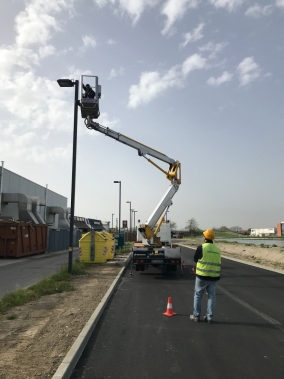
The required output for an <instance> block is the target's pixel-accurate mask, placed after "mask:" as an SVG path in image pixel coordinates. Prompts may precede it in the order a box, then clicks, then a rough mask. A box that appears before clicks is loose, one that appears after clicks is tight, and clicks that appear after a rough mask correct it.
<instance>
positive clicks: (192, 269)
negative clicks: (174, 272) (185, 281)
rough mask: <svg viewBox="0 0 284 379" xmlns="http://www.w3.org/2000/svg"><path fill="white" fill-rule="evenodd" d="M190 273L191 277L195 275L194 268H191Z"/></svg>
mask: <svg viewBox="0 0 284 379" xmlns="http://www.w3.org/2000/svg"><path fill="white" fill-rule="evenodd" d="M190 273H191V274H192V275H195V270H194V266H192V267H191V271H190Z"/></svg>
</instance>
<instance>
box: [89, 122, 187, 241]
mask: <svg viewBox="0 0 284 379" xmlns="http://www.w3.org/2000/svg"><path fill="white" fill-rule="evenodd" d="M85 123H86V126H87V128H88V129H93V130H96V131H98V132H100V133H102V134H104V135H105V136H108V137H110V138H113V139H115V140H117V141H119V142H121V143H123V144H125V145H127V146H130V147H132V148H133V149H136V150H137V151H138V155H139V156H143V157H144V158H145V159H147V160H148V162H150V163H151V164H153V165H154V166H155V167H157V168H158V169H159V170H160V171H162V172H163V173H164V174H165V175H166V178H167V179H168V180H170V182H171V185H170V188H169V189H168V190H167V192H166V193H165V195H164V196H163V198H162V200H161V201H160V203H159V204H158V206H157V207H156V209H155V210H154V212H153V213H152V214H151V216H150V217H149V219H148V220H147V222H146V224H143V225H141V227H140V228H139V231H140V232H141V233H142V234H143V235H144V236H145V238H146V239H147V240H149V239H150V238H152V237H153V238H154V237H156V234H157V233H158V231H159V228H160V225H161V224H162V222H163V220H164V215H165V213H166V212H167V210H168V208H169V207H170V206H171V205H172V200H171V199H172V198H173V196H174V195H175V193H176V192H177V191H178V188H179V185H180V184H181V175H180V162H178V161H176V160H174V159H172V158H169V157H168V156H167V155H165V154H163V153H160V152H159V151H157V150H154V149H152V148H151V147H149V146H146V145H143V144H142V143H140V142H138V141H135V140H133V139H131V138H129V137H127V136H125V135H123V134H120V133H117V132H115V131H114V130H111V129H109V128H106V127H104V126H103V125H100V124H99V123H97V122H94V121H93V120H92V119H91V118H90V117H88V118H87V119H86V120H85ZM146 155H150V156H151V157H153V158H156V159H159V160H160V161H163V162H165V163H167V164H168V165H169V169H168V171H165V170H163V169H162V168H161V167H160V166H158V165H157V164H156V163H155V162H153V161H152V160H151V159H150V158H148V157H146ZM157 223H158V224H157ZM156 225H157V227H156ZM155 227H156V228H155Z"/></svg>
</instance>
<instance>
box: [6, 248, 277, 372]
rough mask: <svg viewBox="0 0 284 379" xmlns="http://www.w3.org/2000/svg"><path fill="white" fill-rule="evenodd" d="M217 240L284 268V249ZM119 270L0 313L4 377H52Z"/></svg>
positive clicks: (230, 251)
mask: <svg viewBox="0 0 284 379" xmlns="http://www.w3.org/2000/svg"><path fill="white" fill-rule="evenodd" d="M183 244H184V245H186V244H188V245H189V246H190V247H192V248H196V246H197V245H198V244H199V243H198V242H196V243H193V242H192V241H190V243H189V242H188V243H187V242H186V241H184V243H183ZM217 245H218V246H219V247H220V248H221V250H222V253H223V255H224V256H226V255H227V256H231V257H234V258H237V259H241V260H248V261H250V262H254V263H256V264H259V265H262V266H264V267H273V268H275V269H282V270H284V251H283V249H281V248H278V247H270V248H261V247H260V246H246V245H243V244H222V243H218V244H217ZM120 270H121V266H114V265H109V264H105V265H96V266H94V267H91V268H89V269H88V272H87V275H85V276H80V277H77V278H76V279H75V280H74V286H75V288H76V290H75V291H72V292H65V293H61V294H54V295H51V296H44V297H42V298H40V299H39V300H36V301H34V302H31V303H29V304H26V305H24V306H20V307H17V308H13V309H11V310H10V311H9V312H7V314H5V315H2V316H0V354H1V355H0V356H1V359H0V379H48V378H52V376H53V374H54V373H55V371H56V370H57V368H58V367H59V365H60V363H61V362H62V360H63V358H64V357H65V355H66V354H67V352H68V351H69V349H70V348H71V346H72V345H73V343H74V341H75V340H76V338H77V337H78V335H79V334H80V332H81V331H82V329H83V327H84V326H85V324H86V322H87V321H88V320H89V318H90V316H91V315H92V313H93V312H94V310H95V309H96V307H97V306H98V304H99V303H100V301H101V299H102V298H103V296H104V295H105V293H106V292H107V290H108V289H109V287H110V285H111V283H112V282H113V280H114V279H115V278H116V276H117V274H118V273H119V271H120ZM10 318H12V319H10Z"/></svg>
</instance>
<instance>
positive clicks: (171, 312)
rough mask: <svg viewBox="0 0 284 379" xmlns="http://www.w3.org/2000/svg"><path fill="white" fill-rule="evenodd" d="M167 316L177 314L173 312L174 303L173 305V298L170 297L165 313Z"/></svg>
mask: <svg viewBox="0 0 284 379" xmlns="http://www.w3.org/2000/svg"><path fill="white" fill-rule="evenodd" d="M163 315H165V316H175V315H176V313H175V312H173V305H172V298H171V297H168V305H167V310H166V312H165V313H163Z"/></svg>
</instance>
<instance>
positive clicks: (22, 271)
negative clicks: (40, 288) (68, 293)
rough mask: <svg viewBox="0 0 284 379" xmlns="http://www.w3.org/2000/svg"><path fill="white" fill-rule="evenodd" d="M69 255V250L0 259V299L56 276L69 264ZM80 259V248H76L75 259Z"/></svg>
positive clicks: (74, 251)
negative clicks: (7, 294)
mask: <svg viewBox="0 0 284 379" xmlns="http://www.w3.org/2000/svg"><path fill="white" fill-rule="evenodd" d="M68 254H69V253H68V250H64V251H60V252H56V253H44V254H38V255H32V256H30V257H25V258H20V259H16V258H15V259H0V297H2V296H3V295H5V294H6V293H8V292H12V291H15V290H17V289H19V288H26V287H29V286H31V285H33V284H35V283H37V282H39V281H40V280H42V279H43V278H46V277H48V276H51V275H53V274H55V273H56V272H57V271H58V270H60V268H61V267H62V266H66V265H67V264H68ZM78 257H79V248H74V250H73V259H76V258H78Z"/></svg>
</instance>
